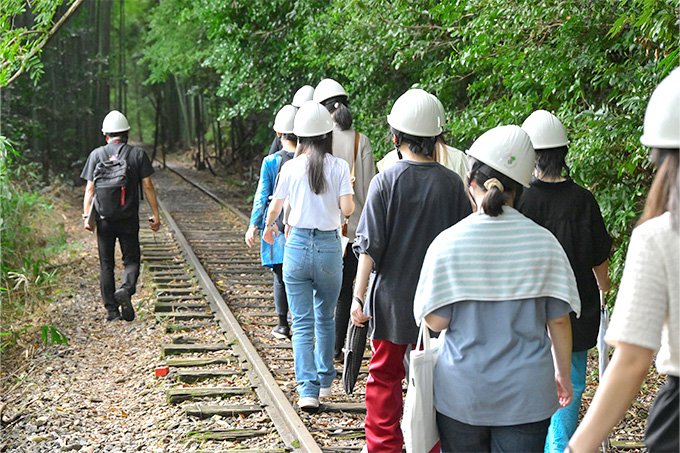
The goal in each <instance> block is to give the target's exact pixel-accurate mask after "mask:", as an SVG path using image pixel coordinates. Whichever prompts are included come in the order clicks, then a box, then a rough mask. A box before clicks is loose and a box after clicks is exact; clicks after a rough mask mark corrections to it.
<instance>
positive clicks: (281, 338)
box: [272, 332, 289, 340]
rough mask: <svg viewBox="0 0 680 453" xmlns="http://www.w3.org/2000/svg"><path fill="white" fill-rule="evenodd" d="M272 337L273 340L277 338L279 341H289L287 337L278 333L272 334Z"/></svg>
mask: <svg viewBox="0 0 680 453" xmlns="http://www.w3.org/2000/svg"><path fill="white" fill-rule="evenodd" d="M272 335H273V336H274V338H278V339H279V340H288V339H289V337H288V335H284V334H282V333H278V332H272Z"/></svg>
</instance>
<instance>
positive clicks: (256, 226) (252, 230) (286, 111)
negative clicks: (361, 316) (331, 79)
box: [245, 105, 297, 340]
mask: <svg viewBox="0 0 680 453" xmlns="http://www.w3.org/2000/svg"><path fill="white" fill-rule="evenodd" d="M296 113H297V109H296V108H295V107H293V106H292V105H286V106H284V107H283V108H282V109H281V110H279V112H278V113H277V114H276V119H275V120H274V131H275V132H276V135H277V137H279V138H280V141H281V146H282V149H280V150H278V151H277V152H275V153H274V154H271V155H269V156H266V157H265V158H264V159H263V160H262V168H261V170H260V180H259V181H258V183H257V190H256V191H255V198H254V199H253V209H252V212H251V214H250V226H249V227H248V230H247V231H246V235H245V242H246V245H247V246H248V247H252V246H253V244H254V243H255V234H256V233H257V232H259V231H263V230H264V225H265V224H264V219H265V217H266V215H267V208H268V207H269V203H270V200H271V196H272V195H273V194H274V185H275V184H276V177H277V176H278V174H279V172H280V171H281V167H282V166H283V165H284V164H285V163H286V162H288V161H289V160H290V159H292V158H293V155H294V154H295V147H296V146H297V137H296V136H295V134H293V124H294V121H295V114H296ZM276 223H277V225H278V228H279V230H280V231H283V229H284V227H283V219H282V216H279V218H277V219H276ZM285 245H286V239H285V237H284V235H279V236H278V237H276V238H275V241H274V244H273V245H269V244H268V243H267V242H265V241H264V240H262V241H261V244H260V260H261V262H262V265H263V266H265V267H268V268H270V269H271V270H272V272H273V273H274V306H275V308H276V314H277V316H278V323H277V325H276V326H275V327H274V329H273V330H272V335H273V336H274V337H275V338H278V339H280V340H285V339H288V338H290V327H289V326H288V300H287V299H286V286H285V285H284V283H283V250H284V246H285Z"/></svg>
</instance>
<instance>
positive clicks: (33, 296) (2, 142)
mask: <svg viewBox="0 0 680 453" xmlns="http://www.w3.org/2000/svg"><path fill="white" fill-rule="evenodd" d="M17 155H18V153H17V152H16V151H15V150H14V148H13V147H12V144H11V142H10V141H9V140H8V139H6V138H5V137H2V136H0V189H1V190H0V208H1V212H2V216H0V253H1V254H0V258H2V259H1V263H0V286H2V289H1V291H2V293H1V294H2V300H3V309H4V310H7V311H11V310H13V309H19V310H23V309H24V308H25V307H26V305H27V302H28V301H35V302H36V303H38V302H39V301H42V300H45V299H46V296H45V294H46V290H47V289H48V288H51V287H52V286H54V284H55V274H56V272H57V271H56V269H55V268H54V267H53V266H52V265H51V264H50V263H49V262H48V259H49V257H50V256H51V254H52V253H54V252H56V251H59V250H61V249H63V248H64V247H65V246H66V241H65V233H64V227H63V225H61V224H56V223H55V222H53V221H52V219H51V218H50V217H49V216H50V213H51V211H52V204H51V203H49V201H48V199H47V198H46V197H45V196H44V195H41V194H39V193H36V192H34V191H33V187H31V185H30V183H31V181H35V179H34V175H32V174H31V172H30V169H29V168H27V167H23V166H15V165H13V161H14V159H16V157H17ZM10 213H11V215H10ZM55 227H56V228H55Z"/></svg>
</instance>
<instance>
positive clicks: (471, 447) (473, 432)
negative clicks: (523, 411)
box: [437, 412, 550, 453]
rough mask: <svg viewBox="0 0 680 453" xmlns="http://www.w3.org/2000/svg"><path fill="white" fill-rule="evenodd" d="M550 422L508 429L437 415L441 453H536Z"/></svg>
mask: <svg viewBox="0 0 680 453" xmlns="http://www.w3.org/2000/svg"><path fill="white" fill-rule="evenodd" d="M549 424H550V419H545V420H541V421H538V422H534V423H523V424H521V425H512V426H475V425H468V424H466V423H462V422H459V421H458V420H454V419H453V418H449V417H447V416H446V415H444V414H442V413H440V412H437V428H439V437H440V439H441V451H442V453H452V452H494V453H495V452H499V453H500V452H508V453H516V452H520V451H521V452H540V451H542V450H543V444H544V443H545V434H546V432H547V431H548V425H549Z"/></svg>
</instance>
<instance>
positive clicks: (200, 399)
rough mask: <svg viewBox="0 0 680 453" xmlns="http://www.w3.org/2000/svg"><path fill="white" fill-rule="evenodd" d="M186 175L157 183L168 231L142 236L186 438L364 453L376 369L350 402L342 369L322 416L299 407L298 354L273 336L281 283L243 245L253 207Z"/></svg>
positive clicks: (172, 394)
mask: <svg viewBox="0 0 680 453" xmlns="http://www.w3.org/2000/svg"><path fill="white" fill-rule="evenodd" d="M180 173H181V171H180ZM178 174H179V173H177V169H175V170H173V172H171V171H168V170H163V171H160V172H158V173H157V174H156V175H155V176H154V182H155V184H156V185H157V187H158V193H159V195H160V198H161V200H162V202H161V208H162V215H163V217H164V221H165V227H164V228H163V229H162V230H161V231H160V232H159V233H156V234H154V233H152V232H150V231H148V230H147V231H146V232H142V233H141V236H140V240H141V244H142V260H143V262H144V263H145V266H146V268H147V269H148V271H149V272H150V274H151V279H152V281H153V285H154V287H155V292H156V296H157V303H156V308H155V312H156V317H157V319H158V320H159V321H160V322H164V323H165V329H166V331H167V332H168V333H169V334H171V337H172V342H171V343H169V344H165V345H162V346H161V355H162V357H163V358H164V365H166V366H167V367H168V370H169V375H168V377H169V378H170V379H175V380H176V381H177V383H176V385H174V387H173V388H171V389H169V390H168V391H167V401H168V404H180V405H182V406H183V408H184V411H185V413H186V415H187V416H188V417H192V418H193V419H195V420H196V422H195V428H194V429H192V431H190V432H187V433H177V435H180V436H185V437H186V438H187V439H188V440H192V441H193V442H194V443H196V442H198V443H199V444H200V448H202V449H203V450H200V451H206V452H207V451H221V452H224V451H232V450H230V449H233V451H237V449H238V451H239V452H241V453H243V451H251V452H255V451H258V452H281V451H293V450H294V451H304V452H320V451H329V452H331V451H332V452H358V451H360V450H361V448H362V446H363V444H364V430H363V423H364V418H365V405H364V403H363V400H364V384H365V378H366V371H367V370H363V372H362V374H361V375H360V377H359V381H358V383H357V385H356V387H355V393H354V394H353V395H345V394H344V391H343V389H342V385H341V381H340V377H341V375H342V369H341V365H338V370H337V371H338V379H336V381H335V382H334V384H333V386H332V396H331V397H330V398H327V399H322V404H321V406H320V408H319V411H318V412H316V413H312V414H310V413H306V412H304V411H300V410H298V409H297V408H296V407H295V404H294V403H295V401H296V400H297V393H296V391H295V379H294V378H295V373H294V370H293V354H292V346H291V343H290V341H281V340H277V339H275V338H274V337H272V336H271V334H270V331H271V329H272V327H273V326H274V325H275V324H276V318H277V316H276V313H275V312H274V304H273V297H272V275H271V272H270V271H269V270H268V269H266V268H263V267H262V266H261V265H260V259H259V247H253V249H249V248H248V247H247V246H246V245H245V243H244V241H243V236H244V232H245V230H246V229H247V225H248V217H247V216H246V215H245V214H244V213H243V212H241V210H240V209H239V208H238V207H235V205H236V204H238V205H240V206H244V205H245V203H244V201H238V200H236V202H234V201H232V200H230V202H227V201H224V200H222V199H221V198H220V197H219V196H218V195H215V194H214V193H212V192H211V191H210V190H209V189H207V188H205V187H203V186H202V185H201V184H200V183H197V182H194V181H191V180H190V179H189V178H187V177H185V176H182V177H181V178H180V177H179V176H178ZM147 214H148V211H147V212H144V211H143V212H142V214H141V215H142V216H146V215H147ZM142 218H145V217H142ZM215 323H217V326H218V328H215ZM366 358H368V354H367V355H366ZM160 372H163V369H161V370H160ZM244 448H247V449H248V450H243V449H244Z"/></svg>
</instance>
